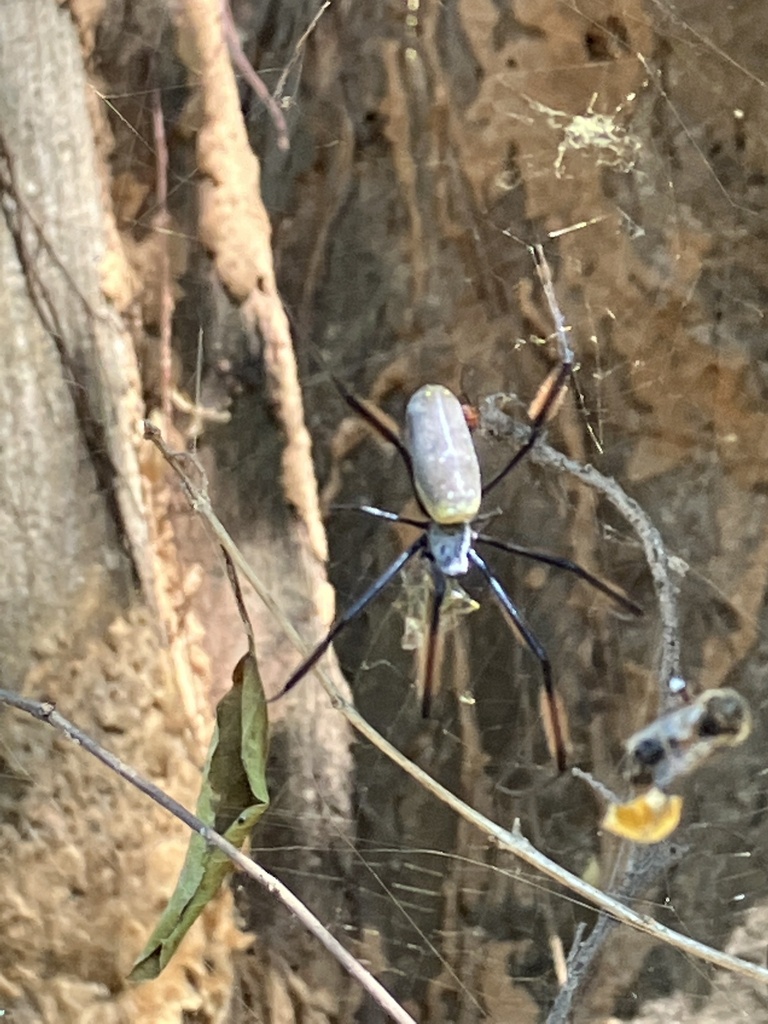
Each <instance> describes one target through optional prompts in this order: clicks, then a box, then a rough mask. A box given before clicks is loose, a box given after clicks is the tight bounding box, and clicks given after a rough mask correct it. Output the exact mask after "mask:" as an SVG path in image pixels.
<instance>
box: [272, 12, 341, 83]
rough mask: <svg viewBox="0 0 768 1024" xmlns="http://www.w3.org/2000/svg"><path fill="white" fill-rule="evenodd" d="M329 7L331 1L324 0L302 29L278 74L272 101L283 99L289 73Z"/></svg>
mask: <svg viewBox="0 0 768 1024" xmlns="http://www.w3.org/2000/svg"><path fill="white" fill-rule="evenodd" d="M330 6H331V0H325V2H324V3H322V4H320V6H319V7H318V9H317V12H316V13H315V15H314V17H313V18H312V21H310V23H309V24H308V25H307V27H306V28H305V29H304V31H303V32H302V33H301V35H300V36H299V38H298V41H297V43H296V45H295V46H294V48H293V54H292V56H291V59H290V60H289V61H288V63H287V64H286V65H285V67H284V68H283V70H282V71H281V72H280V77H279V78H278V80H277V85H276V86H275V91H274V93H273V96H274V99H275V100H276V101H277V102H278V103H279V102H280V100H281V99H282V98H283V90H284V89H285V83H286V82H287V81H288V76H289V75H290V73H291V71H292V70H293V68H294V67H295V65H296V62H297V61H298V59H299V57H300V56H301V52H302V50H303V49H304V46H305V45H306V42H307V40H308V39H309V37H310V36H311V35H312V33H313V32H314V31H315V29H316V28H317V23H318V22H319V21H320V19H321V18H322V16H323V14H324V13H325V11H327V10H328V8H329V7H330Z"/></svg>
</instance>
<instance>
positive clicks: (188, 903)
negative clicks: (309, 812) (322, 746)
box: [128, 653, 269, 981]
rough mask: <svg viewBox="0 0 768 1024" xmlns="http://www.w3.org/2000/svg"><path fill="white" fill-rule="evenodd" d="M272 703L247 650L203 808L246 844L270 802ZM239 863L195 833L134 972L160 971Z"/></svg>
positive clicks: (206, 777) (215, 745) (220, 722)
mask: <svg viewBox="0 0 768 1024" xmlns="http://www.w3.org/2000/svg"><path fill="white" fill-rule="evenodd" d="M267 749H268V733H267V709H266V701H265V699H264V690H263V688H262V685H261V678H260V676H259V671H258V667H257V665H256V659H255V658H254V656H253V654H252V653H248V654H245V655H244V656H243V657H242V658H241V659H240V661H239V662H238V663H237V666H236V667H235V670H234V672H233V673H232V689H231V690H230V691H229V693H227V694H226V695H225V696H224V697H222V699H221V701H219V704H218V707H217V708H216V727H215V729H214V731H213V738H212V740H211V746H210V749H209V751H208V758H207V760H206V763H205V768H204V769H203V786H202V790H201V793H200V799H199V800H198V803H197V815H198V817H199V818H200V819H201V820H202V821H204V822H205V824H206V825H210V826H212V827H213V828H214V829H215V830H216V832H219V833H220V834H221V835H223V836H224V837H225V838H226V839H228V840H229V842H230V843H232V844H233V845H234V846H237V847H241V846H242V845H243V843H244V842H245V840H246V839H247V838H248V835H249V834H250V831H251V829H252V828H253V826H254V825H255V824H256V822H257V821H258V820H259V818H260V817H261V816H262V814H263V813H264V811H265V810H266V809H267V806H268V804H269V794H268V792H267V784H266V778H265V770H266V762H267ZM231 870H232V864H231V862H230V861H229V860H228V858H227V857H226V856H225V855H224V854H223V853H222V852H221V851H219V850H216V849H213V848H212V847H210V846H209V845H208V844H207V843H206V841H205V840H204V839H203V838H202V836H200V835H197V834H195V835H193V836H192V838H191V840H190V844H189V849H188V850H187V856H186V859H185V861H184V867H183V868H182V870H181V875H180V876H179V881H178V882H177V884H176V889H175V890H174V893H173V895H172V896H171V899H170V901H169V903H168V906H167V907H166V908H165V912H164V913H163V915H162V917H161V918H160V920H159V922H158V924H157V927H156V928H155V930H154V931H153V932H152V935H151V936H150V938H149V941H148V942H147V945H146V946H145V947H144V950H143V952H142V954H141V956H139V958H138V960H137V961H136V963H135V964H134V965H133V970H132V971H131V973H130V975H129V976H128V977H129V980H131V981H149V980H151V979H152V978H156V977H157V976H158V974H160V972H161V971H162V970H163V968H164V967H165V966H166V964H167V963H168V961H169V960H170V959H171V957H172V956H173V954H174V952H175V951H176V949H177V947H178V945H179V943H180V942H181V940H182V939H183V938H184V936H185V935H186V933H187V932H188V931H189V929H190V927H191V926H192V924H193V923H194V922H195V920H196V919H197V917H198V916H199V914H200V913H201V912H202V910H203V909H204V907H205V906H206V904H207V903H208V902H209V900H211V899H212V898H213V897H214V896H215V895H216V893H217V892H218V889H219V886H220V885H221V883H222V881H223V880H224V878H226V876H227V874H229V872H230V871H231Z"/></svg>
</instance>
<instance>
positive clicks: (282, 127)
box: [221, 0, 291, 152]
mask: <svg viewBox="0 0 768 1024" xmlns="http://www.w3.org/2000/svg"><path fill="white" fill-rule="evenodd" d="M221 25H222V29H223V31H224V38H225V39H226V41H227V46H228V47H229V53H230V56H231V57H232V62H233V64H234V65H235V67H236V68H237V70H238V71H239V72H240V74H241V75H242V76H243V78H244V79H245V80H246V82H247V83H248V85H249V86H250V87H251V89H253V91H254V92H255V93H256V95H257V96H258V97H259V99H260V100H261V102H262V103H263V104H264V106H265V107H266V108H267V111H268V112H269V116H270V117H271V118H272V123H273V124H274V126H275V128H276V130H277V148H278V149H281V150H282V151H283V152H285V151H286V150H288V149H290V147H291V143H290V140H289V138H288V125H287V124H286V120H285V116H284V114H283V112H282V110H281V109H280V106H279V105H278V104H277V103H276V102H275V101H274V100H273V99H272V96H271V95H270V92H269V89H268V88H267V87H266V85H264V82H263V81H262V80H261V78H260V76H259V75H258V74H257V73H256V71H255V70H254V68H253V65H252V64H251V62H250V61H249V60H248V58H247V57H246V55H245V51H244V50H243V48H242V46H241V45H240V37H239V36H238V34H237V25H235V19H234V18H233V17H232V11H231V10H230V7H229V0H222V4H221Z"/></svg>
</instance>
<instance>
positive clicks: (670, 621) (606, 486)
mask: <svg viewBox="0 0 768 1024" xmlns="http://www.w3.org/2000/svg"><path fill="white" fill-rule="evenodd" d="M507 398H508V396H507V395H503V394H498V395H489V396H488V397H487V398H486V399H485V400H484V401H483V406H482V409H481V412H480V421H481V423H482V425H483V428H484V429H486V430H487V431H488V433H490V434H492V435H494V436H497V437H512V438H514V439H515V440H516V441H518V442H520V443H523V442H524V441H525V440H526V438H527V437H528V434H529V433H530V428H529V427H526V426H524V425H522V424H520V423H516V422H515V421H514V420H513V419H512V418H511V417H510V416H508V415H507V413H505V412H504V411H503V410H502V409H501V408H500V407H499V406H500V404H501V402H502V401H505V400H507ZM528 458H529V459H530V460H531V461H532V462H536V463H538V464H539V465H541V466H549V467H552V468H554V469H557V470H559V471H560V472H562V473H568V474H569V476H572V477H575V478H576V479H577V480H580V481H581V482H582V483H584V484H586V485H587V486H588V487H590V488H591V489H592V490H594V491H599V492H600V494H603V495H604V496H605V497H606V498H607V499H608V501H610V503H611V504H612V505H613V507H614V508H615V509H616V510H617V511H618V512H619V514H620V515H621V516H622V518H623V519H625V520H626V521H627V522H628V523H629V524H630V526H631V527H632V529H633V530H634V531H635V533H636V534H637V536H638V538H639V540H640V543H641V544H642V546H643V552H644V554H645V560H646V562H647V563H648V568H649V570H650V573H651V577H652V579H653V586H654V589H655V591H656V599H657V601H658V604H659V615H660V617H661V624H662V642H661V654H660V658H659V682H660V686H661V691H662V692H661V706H662V707H666V706H668V704H669V700H670V697H671V696H672V695H673V694H674V691H673V688H671V687H670V685H669V681H670V680H671V679H676V678H679V676H680V621H679V615H678V610H677V591H678V588H677V585H676V584H675V583H674V582H673V573H672V571H671V569H670V564H669V556H668V555H667V551H666V548H665V547H664V541H663V540H662V538H661V534H660V533H659V531H658V530H657V529H656V527H655V526H654V525H653V523H652V522H651V521H650V519H649V518H648V516H647V515H646V514H645V512H644V511H643V509H642V508H641V507H640V505H638V503H637V502H636V501H635V500H634V498H630V497H629V495H628V494H626V493H625V491H623V490H622V488H621V487H620V486H619V485H618V484H617V483H616V481H615V480H612V479H611V478H610V477H607V476H603V474H602V473H600V472H599V471H598V470H596V469H595V468H594V466H589V465H583V464H582V463H580V462H576V461H575V460H574V459H570V458H568V456H567V455H563V453H562V452H558V451H556V450H555V449H554V448H550V447H549V446H548V445H546V444H542V443H541V442H539V444H537V445H534V447H533V448H532V449H531V450H530V452H529V453H528ZM676 693H677V696H678V698H679V693H680V691H679V690H677V691H676Z"/></svg>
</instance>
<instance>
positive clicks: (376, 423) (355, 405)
mask: <svg viewBox="0 0 768 1024" xmlns="http://www.w3.org/2000/svg"><path fill="white" fill-rule="evenodd" d="M331 380H332V381H333V383H334V384H335V385H336V390H337V391H338V392H339V394H340V395H341V397H342V398H343V399H344V401H345V402H346V403H347V405H348V406H349V407H350V409H352V411H353V412H355V413H357V415H358V416H359V417H360V419H362V420H365V422H366V423H367V424H368V426H369V427H373V429H374V430H375V431H376V433H377V434H378V435H379V436H380V437H383V438H384V440H385V441H389V443H390V444H391V445H394V446H395V448H397V450H398V452H399V453H400V457H401V459H402V460H403V462H404V463H405V468H406V469H407V470H408V476H409V477H410V479H411V486H412V488H413V493H414V497H415V498H416V501H418V503H419V508H420V509H421V511H422V512H423V513H424V515H427V510H426V509H425V508H424V506H423V505H422V503H421V500H420V498H419V496H418V494H417V493H416V484H415V482H414V476H413V460H412V459H411V453H410V452H409V451H408V449H407V448H406V446H405V445H404V444H403V441H402V439H401V438H400V437H399V436H398V435H397V434H396V433H395V431H394V430H392V429H391V428H390V427H389V426H388V425H387V424H386V423H384V421H383V420H381V419H380V418H379V417H378V416H377V415H376V413H375V412H374V411H373V409H372V408H371V407H370V406H368V405H366V404H365V402H363V401H361V400H360V399H359V398H358V397H357V396H356V395H353V394H352V392H351V391H348V390H347V388H345V387H344V385H343V384H342V382H341V381H340V380H339V378H338V377H335V376H333V375H331Z"/></svg>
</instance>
